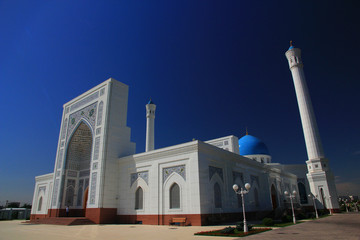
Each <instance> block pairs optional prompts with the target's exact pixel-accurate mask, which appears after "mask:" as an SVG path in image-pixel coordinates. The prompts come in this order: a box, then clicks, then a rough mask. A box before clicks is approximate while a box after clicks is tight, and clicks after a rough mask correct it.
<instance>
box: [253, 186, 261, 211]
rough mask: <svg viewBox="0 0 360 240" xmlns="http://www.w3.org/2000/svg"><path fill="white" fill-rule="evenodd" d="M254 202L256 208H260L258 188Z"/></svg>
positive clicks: (255, 190)
mask: <svg viewBox="0 0 360 240" xmlns="http://www.w3.org/2000/svg"><path fill="white" fill-rule="evenodd" d="M254 200H255V206H256V207H258V206H260V202H259V193H258V190H257V188H255V189H254Z"/></svg>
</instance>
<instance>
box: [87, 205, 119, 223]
mask: <svg viewBox="0 0 360 240" xmlns="http://www.w3.org/2000/svg"><path fill="white" fill-rule="evenodd" d="M116 212H117V209H116V208H87V209H86V213H85V217H87V218H88V219H90V220H91V221H93V222H95V223H96V224H100V223H116Z"/></svg>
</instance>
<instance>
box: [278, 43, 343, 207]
mask: <svg viewBox="0 0 360 240" xmlns="http://www.w3.org/2000/svg"><path fill="white" fill-rule="evenodd" d="M285 55H286V58H287V60H288V63H289V68H290V71H291V74H292V78H293V81H294V86H295V92H296V97H297V102H298V105H299V111H300V117H301V123H302V127H303V132H304V138H305V144H306V150H307V154H308V161H306V164H307V168H308V174H307V178H308V181H309V185H310V189H311V192H312V194H313V195H314V196H316V198H317V199H318V200H319V201H320V202H321V201H322V197H321V192H323V193H324V195H325V196H323V198H325V199H327V200H328V201H329V204H328V206H326V203H323V207H327V208H328V209H329V210H330V211H331V210H334V209H336V210H337V209H338V208H339V205H338V202H337V192H336V187H335V182H334V176H333V174H332V172H331V170H330V167H329V162H328V160H327V159H326V158H325V155H324V151H323V148H322V144H321V139H320V135H319V130H318V126H317V123H316V119H315V114H314V110H313V107H312V104H311V99H310V95H309V90H308V87H307V84H306V80H305V74H304V70H303V63H302V60H301V50H300V49H299V48H294V47H293V46H292V45H291V46H290V48H289V50H288V51H287V52H286V53H285Z"/></svg>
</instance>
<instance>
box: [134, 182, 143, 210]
mask: <svg viewBox="0 0 360 240" xmlns="http://www.w3.org/2000/svg"><path fill="white" fill-rule="evenodd" d="M135 209H143V190H142V188H141V187H139V188H138V189H137V190H136V192H135Z"/></svg>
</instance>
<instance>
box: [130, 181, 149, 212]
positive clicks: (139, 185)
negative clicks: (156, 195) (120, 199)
mask: <svg viewBox="0 0 360 240" xmlns="http://www.w3.org/2000/svg"><path fill="white" fill-rule="evenodd" d="M139 189H141V190H142V197H141V194H140V192H138V191H139ZM130 193H131V194H130V195H129V201H130V204H131V205H130V208H131V209H133V210H136V211H142V210H145V209H146V207H147V204H148V203H147V201H148V200H147V199H149V198H150V196H149V187H148V185H147V183H146V182H145V180H144V179H143V178H137V179H136V180H135V181H134V183H133V184H132V185H131V188H130ZM137 197H139V198H138V199H137ZM140 198H142V208H139V207H140V205H141V204H140V203H141V202H138V201H141V200H140ZM137 204H139V205H137Z"/></svg>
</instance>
